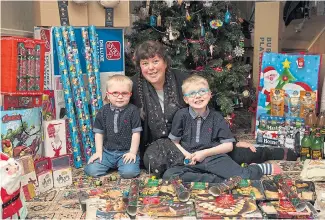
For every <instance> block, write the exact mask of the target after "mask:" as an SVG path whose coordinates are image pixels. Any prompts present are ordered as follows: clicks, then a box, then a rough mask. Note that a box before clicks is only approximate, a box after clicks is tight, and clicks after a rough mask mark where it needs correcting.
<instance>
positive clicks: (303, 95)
mask: <svg viewBox="0 0 325 220" xmlns="http://www.w3.org/2000/svg"><path fill="white" fill-rule="evenodd" d="M300 103H301V107H300V117H301V118H305V117H306V116H307V114H308V113H309V112H310V111H311V110H312V111H314V110H315V105H316V93H315V92H310V91H300Z"/></svg>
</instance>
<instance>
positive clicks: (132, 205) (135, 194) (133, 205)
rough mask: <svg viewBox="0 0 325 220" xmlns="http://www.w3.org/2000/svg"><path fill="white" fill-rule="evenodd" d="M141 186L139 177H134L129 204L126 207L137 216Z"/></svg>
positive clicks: (130, 213) (131, 213) (128, 211)
mask: <svg viewBox="0 0 325 220" xmlns="http://www.w3.org/2000/svg"><path fill="white" fill-rule="evenodd" d="M139 186H140V181H139V180H138V179H133V180H132V182H131V185H130V192H129V204H128V206H127V208H126V211H127V213H128V214H129V215H131V216H135V215H136V214H137V205H138V198H139Z"/></svg>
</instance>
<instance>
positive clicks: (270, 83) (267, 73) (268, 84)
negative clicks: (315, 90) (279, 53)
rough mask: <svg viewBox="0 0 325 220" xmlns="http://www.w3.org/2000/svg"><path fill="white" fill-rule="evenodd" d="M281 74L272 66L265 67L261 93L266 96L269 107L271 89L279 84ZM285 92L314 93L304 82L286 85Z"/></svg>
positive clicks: (262, 73)
mask: <svg viewBox="0 0 325 220" xmlns="http://www.w3.org/2000/svg"><path fill="white" fill-rule="evenodd" d="M280 77H281V76H280V74H279V73H278V72H277V71H276V69H275V68H274V67H272V66H268V67H265V69H264V70H263V72H261V79H263V81H264V85H263V88H260V91H261V92H262V93H263V94H264V95H266V102H265V105H268V104H269V103H270V101H271V98H270V94H271V89H273V88H276V87H277V86H278V83H279V78H280ZM277 89H283V90H296V91H312V89H311V88H310V86H309V85H308V84H306V83H304V82H293V83H286V84H284V85H283V86H282V88H277Z"/></svg>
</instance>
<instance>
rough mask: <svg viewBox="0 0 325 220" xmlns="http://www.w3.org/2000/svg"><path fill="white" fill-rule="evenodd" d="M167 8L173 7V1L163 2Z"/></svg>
mask: <svg viewBox="0 0 325 220" xmlns="http://www.w3.org/2000/svg"><path fill="white" fill-rule="evenodd" d="M165 2H166V4H167V6H168V8H170V7H172V6H173V0H165Z"/></svg>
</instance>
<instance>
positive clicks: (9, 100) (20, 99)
mask: <svg viewBox="0 0 325 220" xmlns="http://www.w3.org/2000/svg"><path fill="white" fill-rule="evenodd" d="M40 106H42V96H41V95H37V96H16V95H15V96H11V95H4V97H3V109H4V110H14V109H26V108H34V107H35V108H36V107H40Z"/></svg>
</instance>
